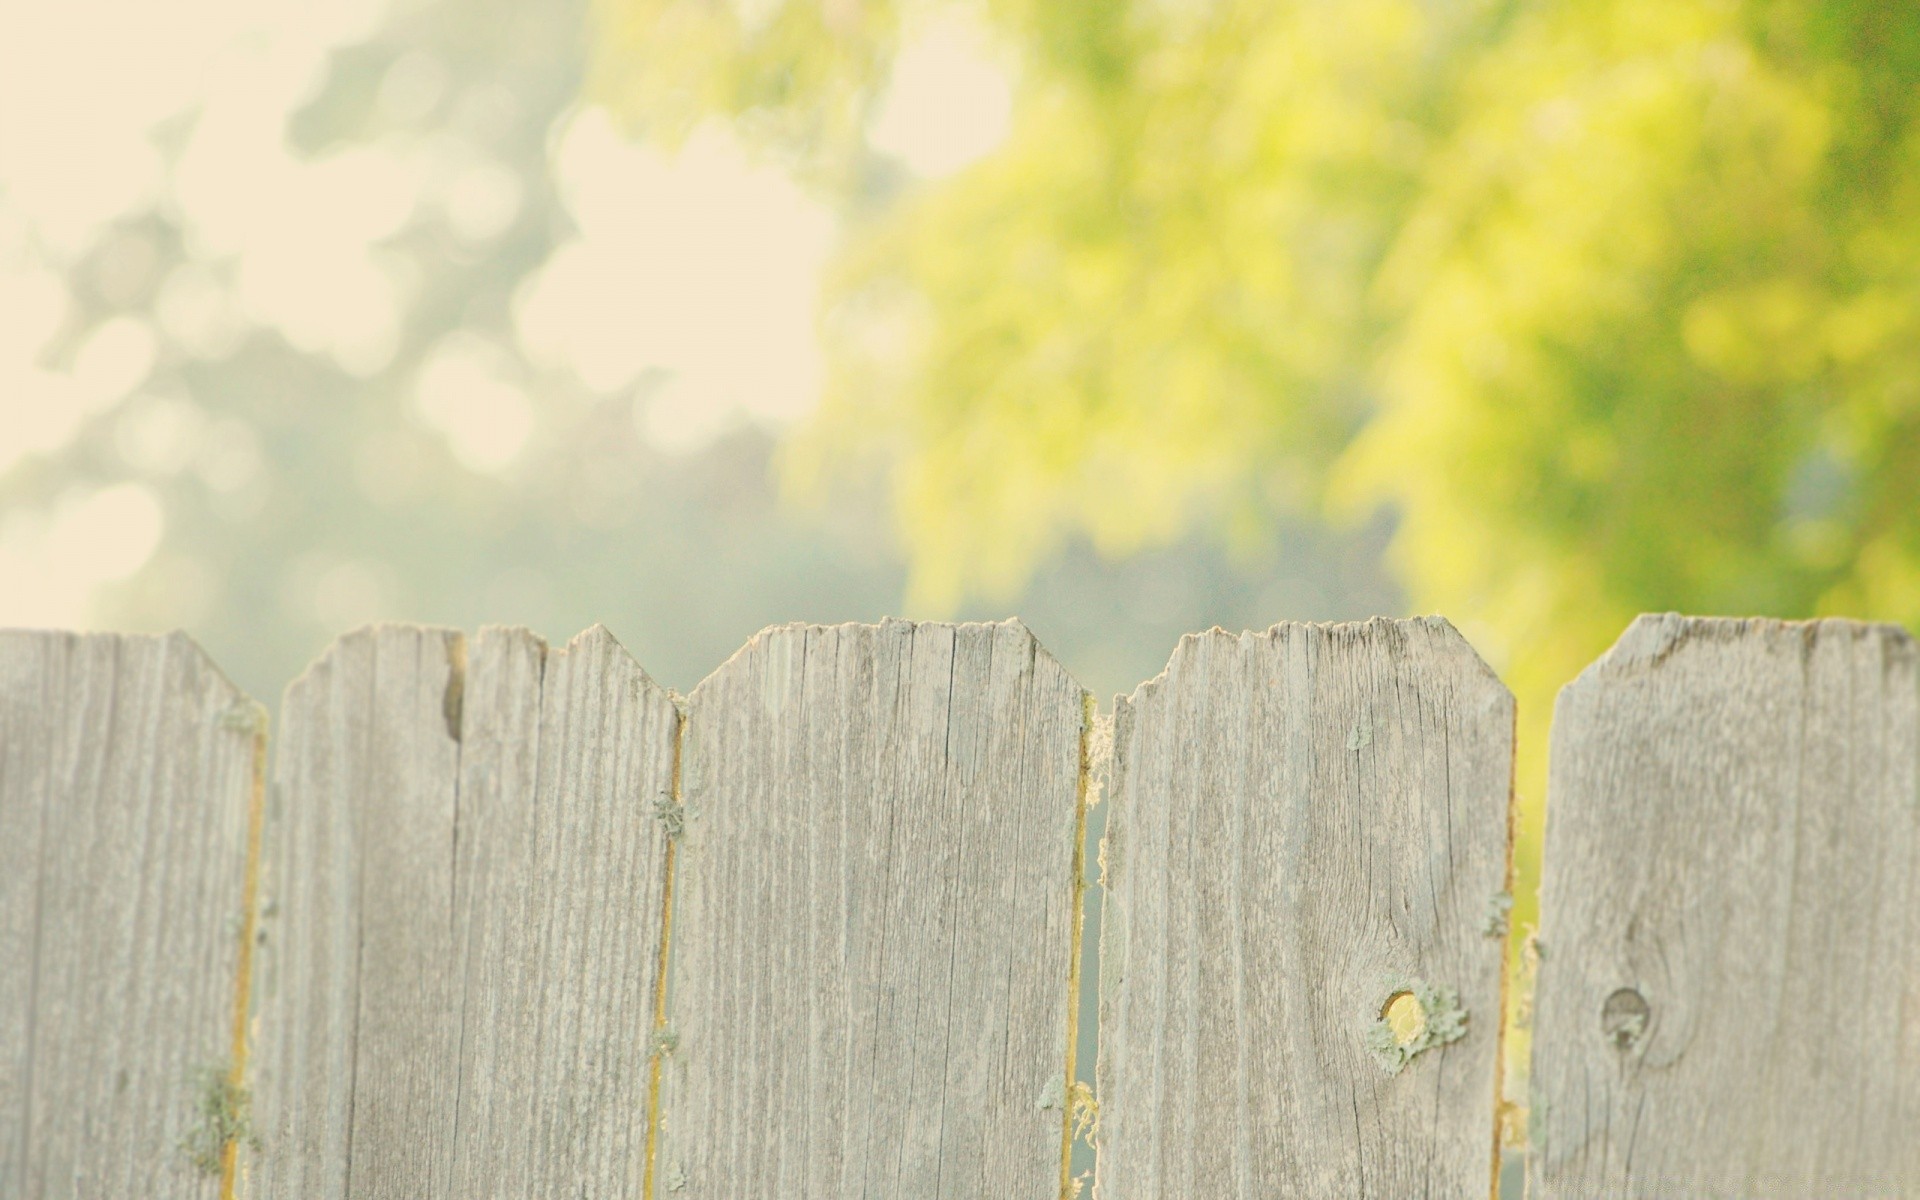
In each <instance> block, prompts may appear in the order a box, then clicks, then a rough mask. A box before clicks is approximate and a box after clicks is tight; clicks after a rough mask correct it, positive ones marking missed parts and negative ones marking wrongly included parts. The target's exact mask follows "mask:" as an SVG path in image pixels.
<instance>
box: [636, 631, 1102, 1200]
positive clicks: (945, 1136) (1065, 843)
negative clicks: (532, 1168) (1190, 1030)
mask: <svg viewBox="0 0 1920 1200" xmlns="http://www.w3.org/2000/svg"><path fill="white" fill-rule="evenodd" d="M1084 701H1085V696H1084V693H1083V692H1082V691H1081V689H1080V688H1079V686H1078V685H1076V684H1075V683H1074V682H1073V680H1072V679H1070V678H1069V677H1068V676H1067V674H1066V672H1065V671H1064V670H1062V669H1061V667H1060V666H1059V664H1058V663H1056V662H1054V660H1053V659H1052V658H1051V657H1050V656H1049V655H1047V654H1046V652H1045V651H1044V650H1042V649H1040V647H1039V645H1038V643H1036V642H1035V640H1034V638H1033V636H1032V634H1030V633H1028V632H1027V630H1026V629H1025V628H1024V627H1022V626H1020V625H1019V624H1017V623H1013V622H1007V623H1004V624H998V625H960V626H953V625H935V624H921V625H914V624H910V623H907V622H902V621H889V622H886V623H885V624H882V625H879V626H871V625H841V626H835V627H830V628H827V627H820V626H803V625H791V626H786V627H784V628H777V629H771V630H768V631H766V632H763V633H761V634H760V635H759V636H757V637H756V638H754V640H753V641H752V642H750V643H749V644H748V645H747V646H746V647H745V648H744V649H743V650H741V651H740V652H739V653H738V654H737V655H735V656H734V658H733V659H732V661H730V662H728V663H727V664H726V665H725V666H723V667H722V668H721V669H720V670H719V671H717V672H716V673H715V674H714V675H713V676H712V677H710V678H709V679H708V680H707V681H706V682H704V683H703V684H701V685H700V687H699V688H698V689H697V690H696V691H695V692H694V694H693V696H692V698H691V700H690V702H689V714H688V732H687V739H686V744H685V747H684V750H683V754H684V759H683V785H684V798H685V801H686V804H687V827H686V833H685V835H684V837H683V839H682V841H681V843H680V846H679V849H678V853H677V866H676V870H675V881H674V904H673V910H674V911H673V933H672V943H673V944H672V965H671V968H670V970H671V978H670V981H669V988H670V991H669V999H668V1008H669V1013H670V1016H671V1023H672V1027H673V1030H674V1032H675V1034H676V1035H677V1039H678V1041H677V1046H676V1048H675V1050H674V1053H673V1054H672V1056H671V1058H669V1059H668V1060H667V1062H666V1064H665V1072H664V1075H665V1078H664V1080H663V1091H662V1097H661V1105H662V1126H661V1134H660V1143H659V1151H658V1157H657V1160H656V1163H655V1171H656V1175H655V1195H656V1196H660V1197H662V1198H663V1200H664V1197H667V1196H675V1197H688V1198H693V1197H726V1198H728V1200H733V1198H735V1197H742V1196H778V1197H782V1198H783V1200H802V1198H807V1197H811V1198H816V1200H828V1198H833V1200H839V1198H842V1197H875V1198H881V1197H885V1198H892V1197H900V1196H925V1197H955V1198H961V1197H964V1198H965V1200H979V1198H982V1197H1022V1198H1033V1197H1051V1196H1056V1195H1058V1193H1059V1191H1060V1184H1061V1174H1062V1135H1063V1113H1062V1110H1061V1108H1060V1105H1059V1098H1058V1091H1059V1089H1060V1088H1061V1086H1062V1076H1063V1073H1064V1069H1065V1060H1066V1056H1067V1026H1068V1012H1069V1005H1070V995H1069V992H1070V985H1069V981H1070V976H1071V974H1072V946H1073V927H1072V922H1073V909H1074V905H1073V898H1074V889H1073V883H1074V881H1073V866H1074V845H1075V836H1076V832H1077V829H1078V810H1079V794H1080V788H1081V782H1082V771H1081V757H1082V735H1083V725H1084V723H1085V714H1086V706H1085V703H1084Z"/></svg>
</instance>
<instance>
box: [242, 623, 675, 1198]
mask: <svg viewBox="0 0 1920 1200" xmlns="http://www.w3.org/2000/svg"><path fill="white" fill-rule="evenodd" d="M467 656H468V645H467V642H466V640H465V639H464V638H462V636H461V635H460V634H458V633H455V632H452V631H448V630H432V629H420V628H413V627H384V628H379V629H373V630H365V631H362V632H359V633H356V634H351V635H348V636H347V637H345V638H342V639H341V640H340V641H339V642H337V643H336V644H335V645H334V646H333V647H332V649H330V650H329V651H328V653H327V654H326V656H325V657H323V658H322V659H321V661H320V662H319V663H317V664H316V665H315V666H314V667H313V668H312V669H311V670H310V671H309V672H308V673H307V675H306V676H304V677H303V678H302V679H300V680H298V681H296V682H295V683H294V685H293V686H292V687H290V688H289V689H288V691H287V696H286V700H285V703H284V705H283V716H282V734H281V738H280V744H279V748H278V754H277V757H276V760H275V766H274V788H273V794H272V798H271V803H270V806H269V815H268V838H267V854H266V861H267V871H268V876H267V898H266V902H265V903H266V907H265V908H263V913H266V914H270V915H268V916H267V918H266V928H265V932H266V934H267V941H266V944H265V946H264V947H263V948H262V962H261V969H260V970H259V972H257V985H258V986H257V988H256V993H255V1001H256V1015H255V1022H256V1029H257V1039H258V1049H257V1051H256V1054H255V1063H256V1073H255V1075H256V1088H257V1098H256V1109H257V1112H258V1114H259V1124H260V1139H261V1143H260V1149H259V1151H258V1153H257V1154H254V1155H250V1156H249V1160H248V1167H249V1171H248V1175H247V1178H246V1179H245V1180H244V1182H245V1183H246V1184H247V1187H246V1188H245V1189H244V1190H245V1192H246V1194H249V1195H260V1196H267V1197H288V1198H292V1197H301V1198H305V1197H347V1196H353V1197H407V1198H409V1200H411V1198H414V1197H434V1196H468V1195H482V1194H487V1195H515V1196H555V1197H559V1196H565V1197H574V1196H577V1195H580V1194H587V1195H609V1196H617V1195H638V1194H639V1181H640V1178H641V1174H642V1170H643V1166H644V1148H645V1131H646V1127H647V1122H648V1105H647V1067H646V1057H647V1045H648V1033H649V1030H650V1027H651V1024H652V1018H653V1007H654V993H655V987H656V983H657V975H658V963H659V943H660V928H661V903H662V894H661V893H662V888H663V886H664V866H665V834H664V831H663V830H662V828H661V825H660V822H659V820H658V815H657V813H658V809H657V802H658V801H659V800H660V798H661V797H662V796H663V794H665V793H666V792H667V791H669V790H670V788H671V786H672V764H673V754H674V742H675V739H676V736H677V726H678V715H677V713H676V712H675V710H674V707H673V703H672V700H671V698H670V697H668V696H667V695H666V694H665V693H664V692H662V691H661V690H660V689H659V688H657V687H655V686H654V685H653V684H652V683H651V682H650V681H649V680H648V679H647V678H646V676H645V675H644V673H642V672H641V670H640V669H639V667H638V666H637V665H635V664H634V663H633V662H632V660H631V659H630V658H628V657H627V656H626V654H625V652H624V651H622V650H621V649H620V648H619V646H618V645H617V644H616V643H614V641H613V640H612V638H611V637H610V636H608V635H606V634H605V632H604V631H602V630H594V631H590V632H589V633H587V634H584V635H582V636H581V637H580V638H579V639H576V640H575V642H574V643H573V644H572V645H571V646H569V647H568V648H567V649H566V650H565V651H562V652H555V653H551V654H550V653H549V652H548V651H547V648H546V646H545V645H544V644H543V643H541V642H540V641H539V640H538V639H536V638H534V637H533V636H532V635H530V634H527V633H525V632H524V631H516V630H493V629H490V630H486V631H483V632H482V633H481V635H480V636H479V637H478V639H477V640H476V641H475V642H474V644H473V647H472V662H471V664H469V663H468V662H467V661H466V660H467Z"/></svg>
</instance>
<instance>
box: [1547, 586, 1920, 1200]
mask: <svg viewBox="0 0 1920 1200" xmlns="http://www.w3.org/2000/svg"><path fill="white" fill-rule="evenodd" d="M1552 752H1553V754H1552V765H1551V769H1550V782H1549V787H1548V797H1549V810H1548V813H1549V815H1548V823H1547V842H1546V858H1545V866H1544V880H1543V883H1542V893H1541V934H1540V936H1541V942H1542V954H1541V964H1540V974H1539V984H1538V992H1537V998H1536V1001H1535V1006H1536V1015H1535V1027H1534V1050H1533V1068H1532V1074H1533V1079H1532V1089H1533V1104H1532V1113H1531V1115H1530V1117H1529V1128H1530V1131H1531V1134H1532V1138H1533V1148H1532V1152H1531V1155H1530V1160H1529V1161H1530V1166H1529V1189H1530V1190H1529V1194H1530V1195H1538V1196H1597V1195H1609V1196H1636V1195H1638V1196H1679V1195H1689V1196H1780V1197H1789V1196H1842V1195H1844V1196H1895V1195H1902V1196H1904V1195H1920V879H1917V878H1916V871H1920V778H1917V776H1916V772H1917V771H1920V698H1917V695H1916V653H1915V648H1914V644H1913V642H1912V641H1911V640H1910V639H1909V638H1908V637H1907V636H1906V635H1905V634H1904V633H1902V632H1901V631H1899V630H1898V629H1896V628H1894V627H1891V626H1884V625H1880V626H1874V625H1860V624H1854V623H1851V622H1843V621H1820V622H1811V623H1805V624H1786V623H1782V622H1776V621H1734V620H1710V619H1693V618H1682V617H1676V616H1671V615H1668V616H1649V617H1642V618H1640V619H1639V620H1638V621H1636V622H1635V623H1634V625H1633V626H1632V628H1630V629H1629V630H1628V631H1627V633H1626V634H1625V635H1624V636H1623V637H1622V638H1621V639H1620V642H1619V643H1618V644H1617V645H1616V646H1615V647H1614V648H1613V649H1612V650H1611V651H1609V652H1608V654H1607V655H1606V656H1605V657H1604V658H1602V659H1601V660H1600V661H1599V662H1598V663H1596V664H1595V665H1594V666H1592V667H1590V668H1589V669H1588V670H1587V671H1586V673H1585V674H1583V675H1582V676H1581V677H1580V678H1579V679H1578V680H1577V681H1575V682H1574V683H1573V684H1571V685H1569V686H1568V687H1567V688H1566V690H1565V691H1563V692H1562V693H1561V695H1560V701H1559V704H1558V707H1557V709H1556V711H1555V719H1554V729H1553V742H1552Z"/></svg>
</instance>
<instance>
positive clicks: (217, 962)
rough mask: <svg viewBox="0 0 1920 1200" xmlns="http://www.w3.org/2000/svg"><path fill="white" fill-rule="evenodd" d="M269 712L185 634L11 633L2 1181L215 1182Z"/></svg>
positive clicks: (2, 915) (1, 777)
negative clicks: (213, 1124)
mask: <svg viewBox="0 0 1920 1200" xmlns="http://www.w3.org/2000/svg"><path fill="white" fill-rule="evenodd" d="M263 722H264V714H263V713H262V712H261V711H260V708H259V706H258V705H256V704H254V703H253V701H251V700H249V699H247V698H246V697H245V696H243V695H241V694H240V692H239V691H237V690H236V689H235V688H234V687H233V686H232V685H231V684H229V683H228V682H227V681H226V679H224V678H223V677H222V676H221V675H220V672H219V671H218V670H217V669H215V668H214V666H213V665H212V663H210V662H209V661H208V660H207V658H206V656H205V655H203V654H202V653H201V652H200V649H199V648H198V647H197V646H195V645H194V644H193V643H192V642H191V641H189V640H188V639H187V638H186V637H185V636H183V635H178V634H176V635H173V636H171V637H164V638H156V637H124V636H117V635H108V634H96V635H89V636H84V637H82V636H76V635H74V634H65V633H29V632H22V631H15V630H9V631H0V1195H5V1196H8V1197H19V1198H20V1200H38V1198H40V1197H49V1198H54V1197H59V1198H65V1197H86V1198H92V1197H108V1196H114V1197H118V1196H143V1197H145V1196H153V1197H202V1198H207V1200H210V1198H211V1197H213V1196H216V1195H218V1194H219V1192H220V1186H221V1170H222V1167H223V1163H222V1161H221V1159H222V1148H221V1147H222V1140H223V1139H221V1138H220V1137H218V1136H217V1133H216V1131H215V1130H213V1129H212V1128H208V1127H204V1126H203V1125H202V1120H203V1118H202V1114H201V1112H200V1104H201V1101H202V1099H203V1093H204V1092H205V1091H207V1090H208V1089H212V1090H213V1091H214V1092H215V1096H216V1099H217V1098H218V1093H219V1092H220V1090H221V1084H222V1082H223V1081H230V1079H231V1073H232V1071H233V1068H234V1057H235V1053H236V1025H235V1021H236V1017H237V1015H238V1004H239V987H240V983H241V979H240V976H241V972H242V971H243V970H244V966H245V960H246V953H245V950H244V947H245V945H246V938H247V928H246V915H247V914H246V883H247V871H248V857H249V854H248V845H249V838H250V834H249V829H250V826H251V820H252V818H251V813H252V812H253V809H254V797H255V792H256V787H255V784H256V774H255V769H256V763H257V760H258V757H259V755H261V754H262V753H263V750H262V747H261V744H260V734H261V732H262V727H263ZM196 1152H197V1156H198V1157H200V1158H202V1160H203V1161H202V1162H201V1163H200V1164H198V1165H196V1163H195V1162H194V1161H193V1159H194V1158H195V1157H196Z"/></svg>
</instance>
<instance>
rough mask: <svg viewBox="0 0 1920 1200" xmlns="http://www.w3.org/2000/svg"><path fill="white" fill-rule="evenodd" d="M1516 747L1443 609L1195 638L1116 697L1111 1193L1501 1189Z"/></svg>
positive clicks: (1105, 1160) (1106, 936) (1106, 1067)
mask: <svg viewBox="0 0 1920 1200" xmlns="http://www.w3.org/2000/svg"><path fill="white" fill-rule="evenodd" d="M1512 767H1513V701H1512V697H1511V696H1510V695H1509V694H1508V692H1507V690H1506V688H1505V687H1503V686H1502V685H1501V683H1500V682H1499V680H1497V679H1496V678H1494V676H1493V674H1492V672H1490V671H1489V670H1488V669H1487V668H1486V666H1485V665H1484V664H1483V663H1481V661H1480V660H1479V658H1478V657H1477V656H1476V655H1475V654H1474V652H1473V650H1472V648H1471V647H1469V646H1468V645H1467V643H1466V642H1465V640H1464V639H1462V638H1461V637H1460V635H1459V634H1457V633H1456V632H1454V630H1453V628H1452V626H1450V625H1448V624H1446V623H1445V622H1444V621H1439V620H1422V621H1384V620H1377V621H1370V622H1367V623H1366V624H1363V625H1360V624H1356V625H1305V624H1287V625H1279V626H1275V627H1274V628H1273V629H1272V630H1270V631H1268V632H1267V633H1265V634H1251V633H1249V634H1242V635H1240V636H1238V637H1235V636H1231V635H1228V634H1225V633H1222V632H1220V631H1218V630H1216V631H1214V632H1212V633H1208V634H1202V635H1198V636H1193V637H1188V638H1186V639H1185V640H1183V641H1182V642H1181V644H1180V647H1179V649H1178V650H1177V651H1176V652H1175V653H1174V655H1173V659H1172V661H1171V662H1170V663H1169V664H1168V667H1167V670H1166V673H1165V674H1164V675H1162V676H1161V677H1160V678H1159V679H1156V680H1154V681H1152V682H1150V683H1147V684H1144V685H1142V686H1141V687H1140V688H1139V689H1138V690H1137V691H1136V692H1135V693H1134V695H1133V696H1132V698H1131V699H1127V698H1122V699H1121V700H1120V702H1119V704H1118V707H1117V709H1116V713H1115V721H1114V744H1113V762H1112V768H1111V777H1110V781H1109V785H1108V794H1109V796H1110V797H1111V799H1110V801H1109V802H1110V803H1111V804H1112V805H1113V811H1112V812H1111V813H1110V814H1109V816H1108V821H1109V824H1108V832H1107V837H1106V845H1105V847H1104V850H1103V862H1104V868H1105V880H1106V886H1107V889H1108V891H1107V901H1108V902H1107V906H1106V910H1105V917H1104V923H1105V927H1104V929H1103V931H1102V936H1101V1028H1100V1036H1101V1043H1100V1047H1101V1048H1100V1068H1099V1093H1100V1125H1101V1132H1100V1160H1099V1179H1100V1190H1101V1194H1103V1195H1105V1196H1109V1197H1116V1198H1117V1197H1132V1196H1208V1197H1217V1196H1241V1197H1267V1196H1339V1197H1346V1196H1354V1195H1367V1196H1413V1195H1441V1196H1464V1195H1471V1194H1476V1193H1478V1194H1483V1195H1484V1194H1486V1192H1487V1190H1488V1189H1489V1187H1490V1186H1491V1180H1492V1177H1493V1172H1494V1141H1495V1128H1494V1114H1495V1106H1496V1101H1497V1099H1498V1088H1499V1046H1498V1042H1499V1030H1500V1022H1501V998H1502V986H1501V985H1502V979H1501V976H1502V961H1503V954H1502V947H1503V944H1504V938H1503V937H1501V936H1499V934H1500V933H1501V932H1502V931H1503V930H1504V920H1503V916H1504V909H1503V897H1504V893H1505V892H1506V890H1507V888H1508V880H1507V873H1508V858H1507V829H1508V810H1509V805H1510V800H1511V793H1512ZM1402 992H1411V993H1413V994H1415V995H1416V996H1418V997H1419V998H1420V1000H1421V1001H1423V1002H1424V1007H1425V1009H1426V1010H1428V1011H1427V1014H1426V1019H1427V1033H1426V1035H1425V1036H1424V1037H1423V1036H1420V1028H1419V1027H1420V1022H1419V1021H1418V1020H1412V1019H1410V1018H1412V1017H1413V1015H1414V1014H1412V1013H1407V1014H1406V1017H1407V1018H1409V1020H1408V1023H1407V1024H1404V1025H1402V1026H1401V1027H1400V1034H1399V1035H1398V1036H1395V1035H1394V1034H1393V1032H1392V1028H1391V1027H1389V1026H1383V1025H1382V1023H1381V1018H1382V1016H1383V1012H1384V1011H1385V1009H1386V1005H1387V1002H1388V1000H1389V999H1390V998H1391V997H1394V996H1396V995H1398V994H1400V993H1402ZM1448 992H1451V994H1452V999H1453V1003H1451V1004H1450V1003H1449V1002H1448V996H1447V993H1448ZM1403 1003H1404V1002H1403ZM1456 1006H1457V1008H1458V1009H1460V1010H1464V1017H1465V1024H1464V1025H1463V1026H1462V1025H1458V1024H1457V1020H1456V1018H1457V1016H1458V1013H1457V1012H1456V1011H1455V1009H1456ZM1398 1013H1399V1010H1396V1015H1398ZM1455 1033H1457V1034H1458V1035H1459V1036H1458V1038H1457V1040H1453V1041H1451V1042H1450V1043H1448V1042H1447V1041H1446V1039H1447V1038H1449V1037H1450V1036H1452V1035H1453V1034H1455ZM1409 1038H1411V1039H1412V1040H1411V1041H1409V1040H1407V1039H1409ZM1429 1040H1430V1041H1432V1042H1433V1043H1434V1044H1433V1045H1432V1047H1431V1048H1430V1049H1426V1050H1424V1051H1422V1050H1420V1047H1422V1046H1423V1045H1424V1044H1425V1042H1427V1041H1429ZM1402 1047H1404V1049H1403V1048H1402ZM1409 1052H1413V1057H1411V1058H1410V1059H1408V1060H1407V1061H1405V1062H1404V1064H1402V1063H1400V1062H1399V1061H1398V1060H1399V1059H1400V1058H1401V1057H1402V1056H1403V1055H1405V1054H1407V1053H1409ZM1391 1068H1397V1073H1391V1074H1390V1073H1389V1069H1391Z"/></svg>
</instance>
